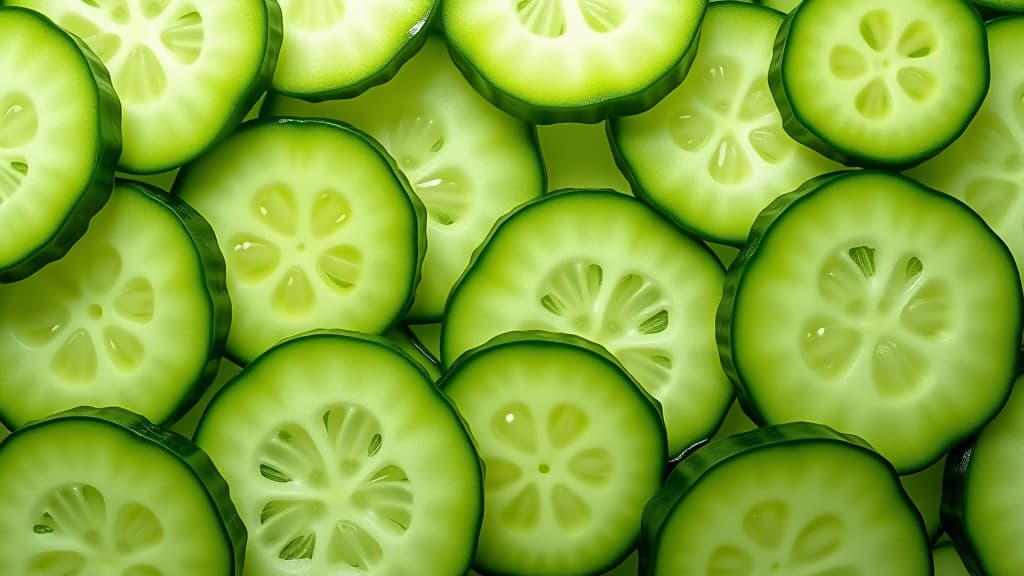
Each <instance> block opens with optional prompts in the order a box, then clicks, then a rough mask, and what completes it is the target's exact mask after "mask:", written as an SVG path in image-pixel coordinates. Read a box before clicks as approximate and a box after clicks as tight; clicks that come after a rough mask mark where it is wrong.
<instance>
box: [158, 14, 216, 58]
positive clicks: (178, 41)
mask: <svg viewBox="0 0 1024 576" xmlns="http://www.w3.org/2000/svg"><path fill="white" fill-rule="evenodd" d="M162 11H163V10H162V8H161V12H162ZM205 37H206V32H205V29H204V26H203V17H202V15H200V14H199V12H197V11H191V12H187V13H185V14H182V15H181V16H178V17H177V18H175V19H173V20H171V21H170V22H169V23H168V24H167V25H166V27H165V28H164V29H163V31H162V32H161V33H160V42H161V43H163V45H164V48H166V49H167V51H168V52H170V53H171V54H172V55H173V56H174V57H175V58H177V59H178V62H179V63H181V64H183V65H185V66H188V65H190V64H193V63H195V61H196V60H198V59H199V56H200V54H202V52H203V42H204V40H205Z"/></svg>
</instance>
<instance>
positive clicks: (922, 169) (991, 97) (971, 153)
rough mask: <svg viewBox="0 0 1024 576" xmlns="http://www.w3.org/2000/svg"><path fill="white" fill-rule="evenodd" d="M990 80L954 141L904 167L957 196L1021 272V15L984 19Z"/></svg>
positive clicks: (1023, 28) (1023, 269) (1023, 246)
mask: <svg viewBox="0 0 1024 576" xmlns="http://www.w3.org/2000/svg"><path fill="white" fill-rule="evenodd" d="M986 30H987V32H988V50H989V57H990V59H991V66H992V82H991V85H990V87H989V91H988V95H987V96H986V98H985V102H984V103H983V104H982V105H981V109H980V110H978V114H977V116H975V118H974V120H972V121H971V123H970V125H969V126H967V129H966V130H965V131H964V133H963V135H961V136H960V138H958V139H957V140H956V141H955V142H953V143H952V144H951V145H950V146H949V147H948V148H946V149H945V150H943V151H942V152H940V153H939V154H938V155H937V156H935V157H934V158H932V159H930V160H927V161H925V162H923V163H922V164H919V165H918V166H915V167H914V168H911V169H910V170H908V171H907V175H908V176H911V177H913V178H915V179H917V180H919V181H921V182H923V183H924V184H927V185H928V186H931V187H933V188H935V189H936V190H941V191H943V192H946V193H947V194H951V195H953V196H955V197H957V198H959V199H960V200H963V201H964V202H966V203H967V205H968V206H970V207H971V208H972V209H974V211H976V212H977V213H979V214H981V216H982V217H983V218H984V219H985V222H987V223H988V225H989V226H991V227H992V229H993V230H995V231H996V233H997V234H999V237H1000V238H1002V239H1003V241H1004V242H1006V244H1007V246H1009V247H1010V251H1011V252H1013V255H1014V257H1015V258H1016V260H1017V268H1018V270H1019V271H1021V273H1022V274H1024V226H1021V222H1024V69H1021V66H1020V54H1021V53H1022V51H1024V15H1017V16H1012V17H1004V18H998V19H996V20H992V21H990V22H989V23H988V24H987V25H986Z"/></svg>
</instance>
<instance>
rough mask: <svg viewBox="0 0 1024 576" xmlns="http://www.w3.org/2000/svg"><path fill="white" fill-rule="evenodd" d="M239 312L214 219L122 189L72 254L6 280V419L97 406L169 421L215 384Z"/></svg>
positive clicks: (149, 193)
mask: <svg viewBox="0 0 1024 576" xmlns="http://www.w3.org/2000/svg"><path fill="white" fill-rule="evenodd" d="M230 313H231V309H230V304H229V302H228V293H227V291H226V290H225V287H224V259H223V256H222V255H221V253H220V251H219V250H217V248H216V240H215V239H214V237H213V232H212V230H210V227H209V225H208V224H207V223H206V221H205V220H203V219H202V218H201V217H199V216H198V215H197V214H196V213H195V211H194V210H192V209H191V208H189V207H188V206H187V205H185V204H184V203H183V202H181V201H180V200H178V199H177V198H171V197H168V196H167V195H166V194H164V193H163V192H161V191H159V190H157V189H155V188H152V187H149V186H147V185H145V184H140V183H135V182H130V181H118V183H117V185H116V186H115V188H114V192H113V194H112V195H111V197H110V201H109V202H107V204H106V205H105V206H104V207H103V209H102V210H100V212H99V213H97V214H96V216H95V218H93V221H92V224H90V226H89V230H88V231H87V232H86V233H85V235H84V236H82V238H81V239H80V240H79V241H78V242H77V243H75V245H74V246H73V247H72V248H71V250H69V251H68V253H67V255H66V256H64V257H63V258H61V259H60V260H57V261H55V262H51V263H50V264H48V265H47V266H45V267H43V268H42V269H41V270H40V271H38V272H36V273H35V274H33V275H32V276H29V277H28V278H25V279H24V280H20V281H18V282H13V283H10V284H0V365H2V366H4V377H3V378H2V379H0V419H2V420H3V421H4V422H5V423H7V424H8V425H10V426H12V427H15V428H16V427H18V426H21V425H23V424H25V423H26V422H28V421H30V420H35V419H38V418H43V417H45V416H48V415H50V414H53V413H55V412H59V411H61V410H67V409H70V408H74V407H76V406H80V405H90V406H121V407H124V408H127V409H130V410H132V411H133V412H136V413H139V414H141V415H142V416H144V417H146V418H148V419H149V420H151V421H153V422H158V423H163V422H166V421H169V420H171V419H173V418H174V417H176V416H178V415H180V413H181V412H183V411H184V410H186V409H188V407H189V406H190V405H191V404H192V403H193V402H194V401H195V400H196V398H197V397H198V395H199V394H200V393H201V392H202V390H203V389H204V388H205V386H206V385H207V384H208V383H209V382H210V379H212V378H213V376H214V374H215V372H216V370H217V363H218V361H219V359H220V355H221V353H222V351H223V347H224V341H225V339H226V337H227V329H228V326H229V324H230Z"/></svg>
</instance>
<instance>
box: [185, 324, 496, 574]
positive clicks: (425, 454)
mask: <svg viewBox="0 0 1024 576" xmlns="http://www.w3.org/2000/svg"><path fill="white" fill-rule="evenodd" d="M196 442H197V444H199V446H200V447H202V448H203V449H204V450H206V451H207V453H209V454H210V458H211V459H212V460H213V462H214V463H215V464H216V465H217V467H218V469H220V470H221V471H222V472H223V474H224V477H225V478H226V479H227V481H228V484H229V485H230V486H231V491H232V495H233V497H234V499H235V502H236V503H237V504H238V509H239V513H240V515H241V517H242V520H243V522H245V525H246V526H247V527H248V528H249V534H250V538H249V546H248V550H247V554H246V562H245V573H246V575H247V576H269V575H275V576H276V575H279V574H289V575H293V576H299V575H307V574H308V575H309V576H321V575H323V574H357V573H358V574H365V573H370V574H396V575H397V574H424V575H426V574H438V575H441V574H465V573H466V571H467V570H468V569H469V564H470V561H471V560H472V557H473V550H474V548H475V546H476V541H477V533H478V531H479V529H480V522H481V518H482V514H483V508H482V506H483V503H482V498H483V494H482V492H483V486H482V484H483V477H482V470H481V467H480V461H479V460H478V459H477V455H476V451H475V450H474V447H473V444H472V441H471V439H470V437H469V434H468V432H467V431H466V428H465V427H464V426H463V423H462V421H461V419H460V418H459V416H458V414H457V412H456V411H455V410H454V408H452V406H451V405H450V404H449V402H448V400H447V398H446V397H445V396H444V395H443V394H442V393H441V392H440V391H439V390H438V389H437V388H436V387H435V386H434V384H433V383H432V382H431V381H430V379H429V378H428V377H427V375H426V374H425V373H424V371H423V370H422V369H421V368H420V367H418V366H417V365H416V364H415V363H414V362H413V361H412V360H411V359H409V358H408V357H407V356H406V355H405V354H403V353H402V352H400V351H399V350H398V349H397V348H395V347H394V346H393V345H392V344H390V343H388V342H386V341H385V340H383V339H381V338H375V337H371V336H364V335H358V334H355V333H328V332H323V333H316V334H308V335H304V336H300V337H297V338H294V339H291V340H288V341H286V342H284V343H282V344H279V345H278V346H276V347H274V348H273V349H271V350H270V351H268V352H267V353H266V354H264V355H262V356H260V357H259V358H258V359H257V360H255V361H254V362H253V363H252V364H250V365H249V366H247V367H246V368H245V369H244V370H242V372H241V374H239V375H238V376H237V377H236V378H235V379H234V380H232V381H231V382H230V383H229V384H228V385H227V386H226V387H225V388H224V389H223V390H222V391H221V393H220V394H218V395H217V397H216V398H214V400H213V402H212V403H211V404H210V407H209V409H208V410H207V411H206V413H205V414H204V415H203V419H202V420H201V421H200V423H199V430H198V431H197V433H196Z"/></svg>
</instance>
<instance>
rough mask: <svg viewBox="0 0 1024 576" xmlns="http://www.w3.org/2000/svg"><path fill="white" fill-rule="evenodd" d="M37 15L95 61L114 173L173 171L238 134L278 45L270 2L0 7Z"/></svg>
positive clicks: (38, 2) (162, 0)
mask: <svg viewBox="0 0 1024 576" xmlns="http://www.w3.org/2000/svg"><path fill="white" fill-rule="evenodd" d="M4 3H5V4H7V5H10V6H22V7H25V8H31V9H33V10H37V11H39V12H41V13H43V14H45V15H46V16H48V17H49V18H51V19H53V21H54V22H56V23H57V24H59V25H60V26H62V27H63V28H65V29H66V30H68V31H69V32H71V33H72V34H74V35H76V36H78V37H79V38H81V39H82V40H84V41H85V43H86V44H88V45H89V46H90V47H91V48H92V49H93V51H95V52H96V54H97V55H98V56H99V57H100V58H101V59H102V60H103V62H104V63H105V64H106V66H107V68H108V69H109V70H110V75H111V78H112V80H113V86H114V89H115V90H116V92H117V95H118V96H119V97H120V100H121V107H122V121H123V123H122V129H123V143H124V146H123V150H122V152H121V158H120V163H119V168H120V169H121V170H123V171H125V172H131V173H138V174H150V173H155V172H164V171H167V170H170V169H172V168H175V167H178V166H180V165H182V164H184V163H185V162H187V161H189V160H191V159H192V158H194V157H196V156H198V155H199V154H200V153H202V152H203V151H204V150H206V149H207V148H208V147H209V146H210V145H211V144H212V143H213V142H214V141H216V140H217V139H218V138H220V137H221V136H223V135H224V134H227V133H228V132H230V131H231V130H233V129H234V128H235V126H237V125H238V123H239V122H240V121H241V119H242V117H243V116H244V115H245V113H246V112H248V111H249V107H250V106H252V104H253V103H254V102H255V101H256V99H257V98H258V97H259V95H260V94H261V93H262V92H263V91H264V90H265V89H266V88H267V86H268V84H269V82H270V77H271V75H272V73H273V71H274V67H275V65H276V63H277V54H278V51H279V50H280V45H281V9H280V7H279V6H278V4H277V2H275V1H273V0H232V1H230V2H229V1H221V2H196V1H193V0H157V1H145V2H142V1H137V0H102V1H100V0H88V1H84V2H67V1H66V0H6V2H4Z"/></svg>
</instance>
